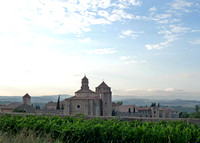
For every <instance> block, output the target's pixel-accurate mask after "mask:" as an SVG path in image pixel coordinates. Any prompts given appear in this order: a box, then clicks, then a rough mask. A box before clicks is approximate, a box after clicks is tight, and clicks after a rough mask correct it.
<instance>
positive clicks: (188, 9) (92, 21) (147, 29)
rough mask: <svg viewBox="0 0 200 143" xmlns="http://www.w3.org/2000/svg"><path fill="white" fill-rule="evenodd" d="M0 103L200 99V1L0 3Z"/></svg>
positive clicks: (38, 0)
mask: <svg viewBox="0 0 200 143" xmlns="http://www.w3.org/2000/svg"><path fill="white" fill-rule="evenodd" d="M0 19H1V22H0V66H1V68H0V95H1V96H23V95H24V94H25V93H29V94H30V95H31V96H40V95H55V94H56V95H57V94H70V95H74V92H75V91H77V90H78V89H80V86H81V79H82V78H83V77H84V75H86V76H87V77H88V79H89V86H90V89H91V90H95V87H97V86H98V85H99V84H100V83H101V82H102V81H105V82H106V83H107V84H108V85H109V86H110V87H111V88H112V92H113V95H131V96H138V97H142V96H150V95H151V96H154V95H155V96H166V97H168V98H171V97H173V96H174V95H177V96H178V98H180V99H181V98H185V97H187V98H188V99H197V98H199V97H200V86H199V83H200V56H199V55H200V0H165V1H161V0H19V1H13V0H6V1H0Z"/></svg>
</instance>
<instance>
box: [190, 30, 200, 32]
mask: <svg viewBox="0 0 200 143" xmlns="http://www.w3.org/2000/svg"><path fill="white" fill-rule="evenodd" d="M191 32H200V30H192V31H191Z"/></svg>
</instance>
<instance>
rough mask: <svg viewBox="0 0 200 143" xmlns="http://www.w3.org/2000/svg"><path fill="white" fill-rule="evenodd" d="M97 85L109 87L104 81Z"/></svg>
mask: <svg viewBox="0 0 200 143" xmlns="http://www.w3.org/2000/svg"><path fill="white" fill-rule="evenodd" d="M98 87H109V86H108V85H107V84H106V83H105V82H104V81H103V82H102V83H101V84H100V85H99V86H98Z"/></svg>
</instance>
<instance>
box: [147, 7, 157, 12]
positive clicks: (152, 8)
mask: <svg viewBox="0 0 200 143" xmlns="http://www.w3.org/2000/svg"><path fill="white" fill-rule="evenodd" d="M155 11H157V8H156V7H151V8H150V9H149V12H155Z"/></svg>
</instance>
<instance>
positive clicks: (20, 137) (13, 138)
mask: <svg viewBox="0 0 200 143" xmlns="http://www.w3.org/2000/svg"><path fill="white" fill-rule="evenodd" d="M22 142H23V143H61V142H60V141H58V140H53V139H52V138H51V136H50V135H47V134H45V135H42V136H38V135H36V133H35V132H33V131H31V130H29V131H27V130H26V129H23V130H22V131H20V132H18V133H17V134H16V135H14V134H10V133H9V132H0V143H22Z"/></svg>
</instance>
